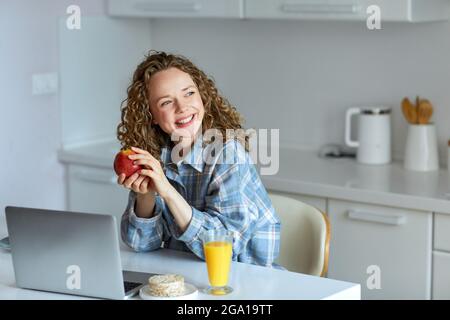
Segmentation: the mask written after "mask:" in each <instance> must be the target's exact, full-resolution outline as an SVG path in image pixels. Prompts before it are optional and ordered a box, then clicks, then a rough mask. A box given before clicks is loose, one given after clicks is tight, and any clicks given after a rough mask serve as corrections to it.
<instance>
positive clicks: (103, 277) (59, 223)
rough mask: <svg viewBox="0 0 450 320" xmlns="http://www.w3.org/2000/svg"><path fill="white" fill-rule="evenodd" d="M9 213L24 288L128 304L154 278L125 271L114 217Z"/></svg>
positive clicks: (37, 211)
mask: <svg viewBox="0 0 450 320" xmlns="http://www.w3.org/2000/svg"><path fill="white" fill-rule="evenodd" d="M5 211H6V224H7V226H8V233H9V241H10V245H11V254H12V260H13V264H14V273H15V277H16V284H17V286H18V287H20V288H26V289H36V290H43V291H50V292H60V293H66V294H74V295H80V296H90V297H98V298H107V299H127V298H130V297H132V296H133V295H135V294H136V293H137V292H139V289H140V288H141V287H142V286H143V284H145V283H147V280H148V278H149V277H150V276H151V275H152V274H149V273H139V272H131V271H124V272H123V271H122V264H121V260H120V250H119V238H118V235H117V227H116V222H115V217H114V216H109V215H100V214H90V213H79V212H67V211H54V210H44V209H33V208H21V207H11V206H10V207H6V210H5ZM124 280H125V281H124Z"/></svg>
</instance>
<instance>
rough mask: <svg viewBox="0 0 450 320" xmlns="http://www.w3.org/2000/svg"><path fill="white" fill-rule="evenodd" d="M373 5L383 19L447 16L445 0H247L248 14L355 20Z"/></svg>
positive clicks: (420, 19)
mask: <svg viewBox="0 0 450 320" xmlns="http://www.w3.org/2000/svg"><path fill="white" fill-rule="evenodd" d="M371 5H376V6H378V7H379V8H380V18H381V21H406V22H423V21H439V20H447V19H448V18H449V16H450V2H449V1H446V0H426V1H423V0H395V1H392V0H316V1H311V0H246V1H245V16H246V17H247V18H260V19H261V18H264V19H305V20H356V21H358V20H359V21H363V20H366V19H367V18H368V17H369V16H371V15H372V13H371V11H369V13H367V9H368V7H369V6H371Z"/></svg>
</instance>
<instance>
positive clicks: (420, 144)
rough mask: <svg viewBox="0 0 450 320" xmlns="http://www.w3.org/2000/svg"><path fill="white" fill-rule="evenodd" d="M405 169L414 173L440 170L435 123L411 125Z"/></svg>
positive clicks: (407, 140)
mask: <svg viewBox="0 0 450 320" xmlns="http://www.w3.org/2000/svg"><path fill="white" fill-rule="evenodd" d="M404 167H405V169H407V170H414V171H434V170H439V155H438V147H437V137H436V127H435V125H434V124H433V123H430V124H420V125H418V124H410V125H409V127H408V136H407V139H406V146H405V158H404Z"/></svg>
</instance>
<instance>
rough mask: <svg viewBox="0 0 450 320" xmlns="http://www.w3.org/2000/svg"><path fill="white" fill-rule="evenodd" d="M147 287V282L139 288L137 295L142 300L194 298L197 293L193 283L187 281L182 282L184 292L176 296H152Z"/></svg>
mask: <svg viewBox="0 0 450 320" xmlns="http://www.w3.org/2000/svg"><path fill="white" fill-rule="evenodd" d="M148 288H149V287H148V284H147V285H145V286H143V287H142V288H141V289H140V290H139V296H140V297H141V299H143V300H194V299H197V295H198V290H197V288H196V287H195V286H194V285H192V284H190V283H187V282H185V283H184V294H183V295H181V296H176V297H158V296H153V295H151V294H150V293H149V292H148Z"/></svg>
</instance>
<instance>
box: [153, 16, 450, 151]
mask: <svg viewBox="0 0 450 320" xmlns="http://www.w3.org/2000/svg"><path fill="white" fill-rule="evenodd" d="M382 28H383V29H382V30H378V31H369V30H367V29H366V27H365V22H314V21H261V20H259V21H254V20H246V21H237V20H188V19H186V20H159V19H158V20H155V21H154V22H153V23H152V32H153V35H152V43H153V47H154V48H155V49H160V50H170V51H174V52H178V53H182V54H184V55H186V56H187V57H190V58H192V60H194V62H196V63H197V64H198V65H199V66H200V67H202V68H204V69H205V71H206V72H207V73H208V74H211V75H212V76H213V77H214V78H215V79H216V80H217V83H218V85H219V88H220V89H222V92H224V93H225V95H226V96H227V97H228V98H229V99H230V100H231V102H232V103H234V104H236V105H237V107H238V109H239V110H240V111H241V112H242V113H243V114H244V116H245V118H246V119H247V126H252V127H260V128H281V130H280V139H281V141H283V142H285V143H293V144H295V145H300V146H310V147H319V146H320V145H321V144H323V143H327V142H337V143H343V141H344V138H343V136H344V112H345V110H346V108H348V107H351V106H358V105H367V104H370V105H373V104H387V105H391V106H392V107H393V108H394V113H393V125H394V132H393V148H394V155H395V156H396V157H397V158H399V157H400V158H401V157H403V148H404V143H405V139H406V129H407V126H406V121H405V120H404V119H403V116H402V115H401V111H400V101H401V99H402V98H403V97H404V96H409V97H410V98H412V99H414V97H415V95H416V94H418V95H421V96H423V97H426V98H429V99H430V100H431V102H432V103H433V104H434V105H435V109H436V110H435V115H434V116H433V119H434V121H435V122H436V124H437V129H438V137H439V145H440V153H441V158H445V157H446V154H447V151H446V149H444V148H446V145H447V142H446V141H447V140H448V139H450V126H449V123H450V93H449V92H450V63H449V57H450V36H449V35H450V23H426V24H403V23H390V24H388V23H385V24H383V25H382Z"/></svg>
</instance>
